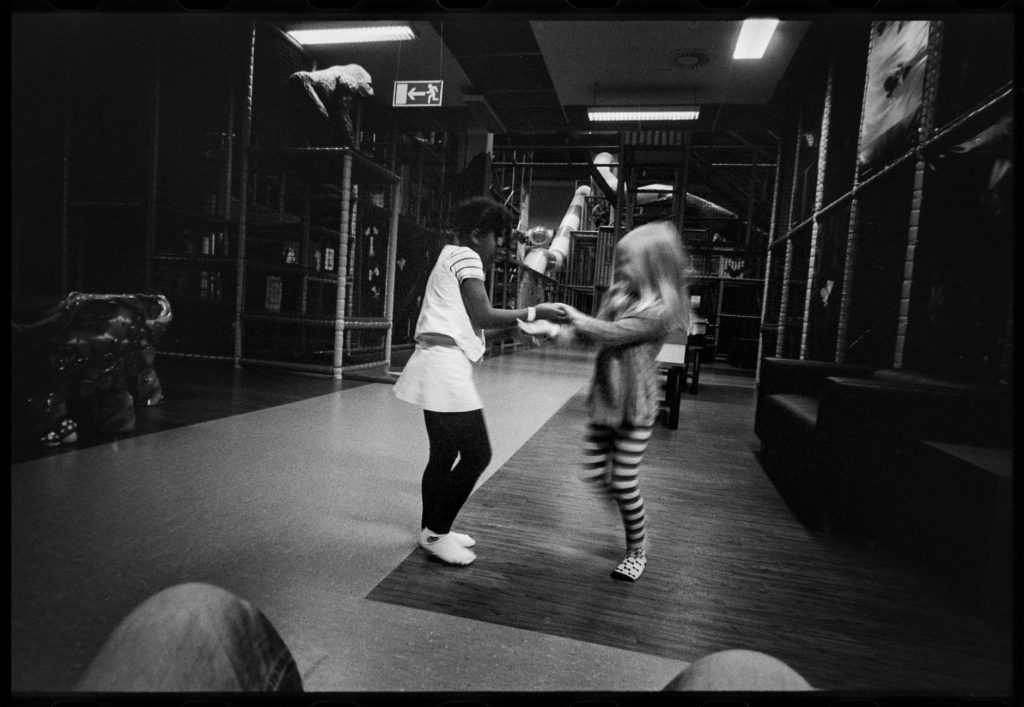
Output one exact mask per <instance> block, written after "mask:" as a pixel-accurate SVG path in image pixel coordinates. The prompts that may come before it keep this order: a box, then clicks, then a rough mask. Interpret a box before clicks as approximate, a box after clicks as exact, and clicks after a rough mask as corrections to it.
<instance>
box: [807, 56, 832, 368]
mask: <svg viewBox="0 0 1024 707" xmlns="http://www.w3.org/2000/svg"><path fill="white" fill-rule="evenodd" d="M834 74H835V56H834V55H833V56H832V57H830V58H829V65H828V78H827V79H826V80H825V104H824V106H823V107H822V111H821V135H820V136H819V138H818V178H817V183H816V184H815V187H814V210H815V211H817V210H818V209H820V208H821V203H822V202H823V201H824V200H825V168H826V165H827V163H828V137H829V123H830V122H831V120H832V83H833V77H834ZM820 231H821V223H820V222H819V221H818V220H817V219H815V221H814V223H813V224H812V225H811V246H810V247H811V250H810V256H809V257H808V259H807V288H806V291H805V292H804V322H803V328H802V330H801V332H800V359H801V360H803V359H805V358H807V335H808V332H809V331H810V328H811V302H812V301H813V297H814V278H815V276H816V275H817V271H816V269H817V264H818V235H819V233H820Z"/></svg>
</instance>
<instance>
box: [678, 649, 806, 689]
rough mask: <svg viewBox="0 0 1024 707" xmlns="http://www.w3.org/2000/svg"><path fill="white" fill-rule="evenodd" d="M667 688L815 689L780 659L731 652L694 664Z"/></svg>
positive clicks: (751, 652) (697, 661) (738, 651)
mask: <svg viewBox="0 0 1024 707" xmlns="http://www.w3.org/2000/svg"><path fill="white" fill-rule="evenodd" d="M664 689H665V690H666V691H672V690H681V691H688V692H712V691H721V690H726V691H729V692H768V691H776V690H784V691H792V692H797V691H803V690H813V689H814V688H812V687H811V686H810V684H808V682H807V681H806V680H804V678H803V677H802V676H801V675H800V674H799V673H797V672H796V671H795V670H793V669H792V668H791V667H789V666H788V665H786V664H785V663H783V662H782V661H781V660H779V659H778V658H773V657H771V656H770V655H766V654H764V653H758V652H756V651H747V650H728V651H719V652H718V653H712V654H710V655H706V656H704V657H703V658H701V659H700V660H696V661H694V662H693V663H691V664H690V666H689V667H687V668H686V669H685V670H683V671H682V672H681V673H679V675H677V676H676V677H674V678H673V679H672V680H671V681H670V682H669V683H668V685H666V686H665V688H664Z"/></svg>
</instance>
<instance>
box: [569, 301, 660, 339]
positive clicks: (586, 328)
mask: <svg viewBox="0 0 1024 707" xmlns="http://www.w3.org/2000/svg"><path fill="white" fill-rule="evenodd" d="M565 308H566V310H568V315H569V318H570V320H571V321H572V326H573V329H574V330H575V332H576V335H577V336H579V337H581V338H584V339H589V340H590V341H593V342H594V343H597V344H610V345H612V346H614V345H617V344H628V343H631V342H634V341H652V340H657V339H660V338H662V337H664V336H665V334H666V333H667V329H666V327H665V323H664V322H663V321H662V320H661V318H660V317H658V316H657V315H656V314H655V313H653V312H651V313H643V312H641V313H638V314H634V315H630V316H626V317H622V318H621V319H616V320H615V321H610V322H609V321H605V320H603V319H595V318H594V317H590V316H587V315H586V314H583V312H580V311H579V310H578V309H575V308H574V307H570V306H568V305H565Z"/></svg>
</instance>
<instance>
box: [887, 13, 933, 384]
mask: <svg viewBox="0 0 1024 707" xmlns="http://www.w3.org/2000/svg"><path fill="white" fill-rule="evenodd" d="M941 46H942V23H941V22H931V23H929V25H928V73H927V75H926V76H925V81H926V83H925V89H924V101H923V103H922V105H921V123H920V126H919V127H918V143H923V142H924V140H925V138H927V137H928V135H929V134H930V133H931V131H932V128H933V126H934V122H935V93H936V87H937V85H938V83H939V64H940V58H941ZM926 170H927V162H926V161H925V159H924V157H923V156H921V153H920V152H918V159H917V164H916V165H915V168H914V194H913V197H912V201H911V206H910V226H909V228H908V229H907V251H906V258H905V261H904V267H903V288H902V291H901V294H900V313H899V318H898V319H897V323H896V349H895V351H893V362H892V365H893V368H902V367H903V350H904V348H905V347H906V343H907V329H908V328H909V326H910V295H911V292H912V291H913V288H914V261H915V256H916V254H917V240H918V228H919V227H920V223H921V202H922V201H923V199H924V179H925V172H926Z"/></svg>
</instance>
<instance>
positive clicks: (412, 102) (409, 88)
mask: <svg viewBox="0 0 1024 707" xmlns="http://www.w3.org/2000/svg"><path fill="white" fill-rule="evenodd" d="M443 90H444V81H441V80H440V79H439V80H437V81H395V93H394V97H393V98H392V101H391V105H392V106H396V107H397V106H439V105H441V93H442V91H443Z"/></svg>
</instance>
